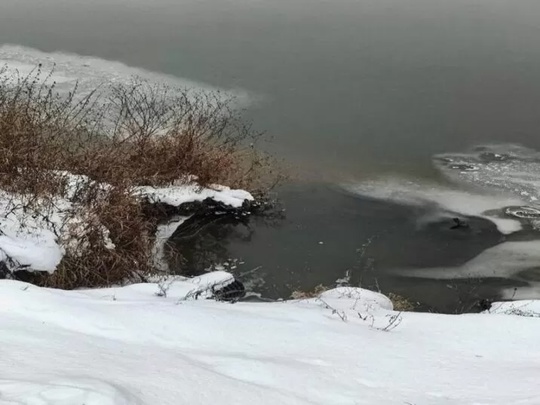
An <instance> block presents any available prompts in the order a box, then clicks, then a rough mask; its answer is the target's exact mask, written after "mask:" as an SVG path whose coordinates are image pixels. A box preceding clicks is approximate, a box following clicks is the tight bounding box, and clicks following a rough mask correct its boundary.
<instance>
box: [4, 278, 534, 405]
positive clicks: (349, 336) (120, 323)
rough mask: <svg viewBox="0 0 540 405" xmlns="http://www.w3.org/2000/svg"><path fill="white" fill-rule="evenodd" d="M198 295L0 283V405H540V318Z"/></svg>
mask: <svg viewBox="0 0 540 405" xmlns="http://www.w3.org/2000/svg"><path fill="white" fill-rule="evenodd" d="M215 277H217V278H218V279H219V278H225V277H226V274H223V273H222V274H220V275H215ZM199 281H203V284H204V281H205V280H199ZM206 281H208V280H206ZM194 283H195V284H194ZM194 287H197V285H196V281H177V282H175V283H174V284H173V285H172V286H171V289H170V290H169V294H167V296H161V297H159V296H157V295H156V293H157V292H158V291H159V286H158V285H156V284H138V285H132V286H129V287H123V288H110V289H105V290H91V291H59V290H49V289H42V288H38V287H35V286H32V285H28V284H24V283H20V282H15V281H2V282H0V328H1V329H2V356H1V357H0V364H1V365H2V367H1V370H2V373H1V375H0V393H1V395H0V404H6V405H7V404H12V403H17V404H28V405H30V404H32V405H33V404H55V405H59V404H60V405H63V404H65V405H68V404H69V405H71V404H82V403H84V404H85V405H98V404H99V405H104V404H105V405H120V404H121V405H125V404H130V405H132V404H136V405H155V404H160V405H178V404H190V405H208V404H216V403H220V404H236V405H244V404H246V405H252V404H260V405H266V404H268V405H275V404H284V405H285V404H287V405H288V404H306V405H307V404H310V405H314V404H320V405H329V404H332V405H353V404H367V405H373V404H377V405H394V404H407V403H409V404H430V405H449V404H450V405H467V404H469V405H472V404H476V405H478V404H490V405H499V404H500V405H507V404H510V403H512V404H521V405H529V404H530V405H536V404H538V403H540V386H539V385H538V381H537V379H538V375H537V374H538V373H537V372H536V370H537V368H538V363H539V362H540V350H539V349H538V334H539V333H540V322H538V320H537V319H534V318H530V317H525V316H515V315H504V314H500V315H499V314H477V315H462V316H448V315H435V314H421V313H403V314H397V313H395V312H393V311H391V310H389V308H390V307H389V303H388V301H387V299H385V298H384V297H382V296H380V295H379V294H375V293H372V292H368V291H365V290H361V289H350V288H349V289H346V290H333V291H329V292H326V293H325V294H323V296H321V298H319V299H310V300H303V301H289V302H276V303H264V304H262V303H237V304H226V303H219V302H215V301H211V300H189V299H187V300H186V299H185V297H186V294H187V292H189V291H192V290H193V288H194ZM182 298H184V299H182ZM342 315H345V316H344V319H345V321H344V320H342ZM396 317H398V318H399V319H400V322H399V324H398V326H397V327H395V328H393V329H391V330H389V331H387V332H385V331H384V325H387V324H388V323H389V322H390V320H391V319H393V318H396Z"/></svg>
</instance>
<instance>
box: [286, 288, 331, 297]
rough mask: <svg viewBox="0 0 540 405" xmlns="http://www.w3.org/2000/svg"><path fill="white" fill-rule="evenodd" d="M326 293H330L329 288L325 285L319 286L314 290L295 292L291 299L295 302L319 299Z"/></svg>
mask: <svg viewBox="0 0 540 405" xmlns="http://www.w3.org/2000/svg"><path fill="white" fill-rule="evenodd" d="M325 291H328V287H325V286H324V285H322V284H319V285H318V286H316V287H315V288H314V289H313V290H310V291H299V290H296V291H293V293H292V294H291V298H292V299H294V300H303V299H309V298H317V297H318V296H320V295H321V294H322V293H323V292H325Z"/></svg>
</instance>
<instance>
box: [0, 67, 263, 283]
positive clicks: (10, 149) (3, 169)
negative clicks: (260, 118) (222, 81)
mask: <svg viewBox="0 0 540 405" xmlns="http://www.w3.org/2000/svg"><path fill="white" fill-rule="evenodd" d="M1 70H2V69H1V68H0V157H1V158H0V190H1V192H2V193H3V194H2V196H0V197H1V198H0V208H1V212H0V216H1V217H2V218H3V222H2V221H0V231H2V232H6V231H7V234H4V235H3V236H2V237H3V238H4V243H3V244H2V243H0V249H1V251H2V253H3V256H5V260H7V261H10V265H9V266H8V268H10V270H13V271H20V270H30V271H46V272H49V273H52V274H50V275H39V276H37V275H36V276H35V277H33V278H32V280H33V281H35V282H36V283H38V284H42V285H47V286H53V287H62V288H76V287H82V286H86V287H90V286H102V285H111V284H117V283H121V282H123V281H125V280H127V279H130V278H133V277H134V276H137V277H140V276H144V274H147V273H149V272H153V271H154V270H155V263H154V261H152V260H151V256H152V252H153V248H154V240H153V239H154V234H155V231H156V228H157V225H158V221H159V220H160V219H163V218H160V217H159V215H160V211H159V210H149V209H148V204H154V203H160V202H163V201H161V200H163V198H161V197H159V196H158V198H150V197H155V196H156V195H157V194H158V191H160V192H161V194H164V190H165V191H166V190H170V189H174V193H175V195H176V196H178V195H179V194H180V195H181V196H183V197H182V198H183V201H185V202H189V201H194V200H201V199H203V198H199V195H203V196H206V197H208V198H214V197H215V196H216V195H218V194H219V195H221V194H222V195H225V194H227V193H228V194H227V195H228V196H229V197H230V198H231V199H232V200H230V199H229V200H227V201H228V202H225V203H229V202H231V201H233V203H234V204H236V203H237V200H241V201H240V205H241V204H242V202H243V198H246V196H249V197H250V198H251V196H250V195H249V193H244V194H242V192H236V194H235V193H234V192H233V191H232V190H229V189H227V188H223V187H217V188H216V187H215V186H212V184H217V183H221V184H230V185H235V186H244V187H248V188H256V187H257V186H258V185H259V183H258V180H259V179H261V173H262V171H263V170H265V168H266V167H267V165H266V163H267V162H268V160H267V158H266V157H264V156H263V155H261V154H259V153H257V152H256V151H255V150H254V149H253V147H252V142H253V141H254V139H255V138H256V137H257V134H256V133H254V132H253V131H252V130H251V128H250V126H249V125H247V124H245V123H244V122H243V121H242V119H241V117H240V116H239V115H237V113H236V111H235V109H234V108H233V107H234V104H233V102H234V100H232V99H224V98H223V97H222V96H221V95H219V96H218V95H216V94H212V93H201V92H198V93H196V92H193V91H190V90H185V89H172V88H169V87H167V86H165V85H159V84H157V85H156V84H149V83H146V82H144V81H140V80H134V81H133V82H132V83H131V85H125V84H110V85H109V86H104V87H106V88H104V89H102V90H101V89H100V90H96V91H95V92H92V93H90V94H87V95H85V96H81V97H79V96H78V95H77V89H76V88H75V89H73V92H72V93H70V94H68V95H60V94H58V93H57V92H56V90H55V84H54V83H50V82H49V80H48V77H47V75H44V74H43V73H42V72H41V68H40V67H38V68H36V70H35V71H34V72H32V73H31V74H30V75H28V76H26V77H14V76H12V75H11V76H10V75H6V74H1V73H2V72H1ZM165 194H166V193H165ZM186 194H187V195H188V197H189V198H186ZM195 194H197V195H196V196H194V195H195ZM206 197H205V198H206ZM182 198H181V200H182ZM165 203H166V202H165ZM23 234H25V235H26V236H25V237H24V238H23V239H22V240H23V241H26V242H24V243H22V245H21V238H20V237H21V235H23ZM29 240H34V242H35V243H34V245H33V246H34V248H35V247H36V246H38V245H39V246H41V247H45V248H50V249H49V250H48V251H49V253H51V252H52V251H55V254H52V255H51V254H49V255H48V257H49V258H50V262H49V263H47V264H46V265H44V264H43V263H36V262H31V263H29V262H28V261H29V260H28V259H27V258H26V259H25V260H20V259H21V257H20V254H19V253H21V249H22V250H25V249H26V250H28V249H27V248H28V246H26V248H25V247H24V246H25V243H27V242H28V241H29ZM17 244H19V245H21V246H18V248H17V249H14V248H11V249H10V248H9V247H8V248H6V249H7V251H6V249H4V248H3V246H4V247H5V246H12V247H13V246H14V245H17ZM55 249H56V250H55ZM17 258H18V259H17Z"/></svg>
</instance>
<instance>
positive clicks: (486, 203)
mask: <svg viewBox="0 0 540 405" xmlns="http://www.w3.org/2000/svg"><path fill="white" fill-rule="evenodd" d="M345 187H346V188H347V189H348V190H349V191H351V192H354V193H357V194H360V195H364V196H367V197H371V198H375V199H380V200H387V201H395V202H397V203H400V204H404V205H412V206H420V207H425V208H426V210H428V211H435V212H439V213H447V214H461V215H469V216H478V217H481V218H485V219H487V220H489V221H491V222H493V223H494V224H495V225H496V226H497V228H498V229H499V231H500V232H501V233H503V234H510V233H513V232H516V231H519V230H520V229H522V225H521V223H520V221H519V220H517V219H511V218H504V217H503V218H501V216H503V215H504V208H506V207H508V206H521V205H525V204H526V201H525V200H523V199H521V198H518V197H514V196H508V195H501V194H497V193H494V192H489V191H485V190H480V189H475V190H460V189H458V188H453V187H445V186H443V185H440V184H435V183H433V184H429V183H419V182H415V181H411V180H407V179H399V178H387V179H378V180H372V181H365V182H362V183H355V184H349V185H346V186H345ZM490 211H491V212H493V213H490Z"/></svg>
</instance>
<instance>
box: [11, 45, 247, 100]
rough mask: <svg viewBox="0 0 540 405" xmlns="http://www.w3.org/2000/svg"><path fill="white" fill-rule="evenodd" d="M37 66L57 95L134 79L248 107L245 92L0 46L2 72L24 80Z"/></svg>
mask: <svg viewBox="0 0 540 405" xmlns="http://www.w3.org/2000/svg"><path fill="white" fill-rule="evenodd" d="M40 64H41V66H42V72H43V74H42V76H43V77H42V78H43V79H45V78H46V77H47V76H48V74H49V73H51V76H50V78H49V79H48V82H49V83H53V82H56V89H57V90H58V91H59V92H65V93H67V92H70V91H72V90H73V88H74V86H75V85H77V87H78V94H79V95H81V96H84V95H87V94H89V93H90V92H92V91H94V90H96V89H99V90H102V91H105V90H106V86H104V85H107V84H108V83H123V84H128V83H130V81H131V80H132V79H133V78H135V77H136V78H140V79H143V80H146V81H148V82H150V83H161V84H167V85H170V86H172V87H176V88H188V89H192V90H195V91H197V90H200V91H210V92H213V93H216V94H218V93H219V94H221V95H222V97H223V98H224V99H229V98H230V97H231V96H232V97H234V98H235V101H236V103H237V104H238V106H240V107H246V106H247V105H249V104H250V101H251V98H252V97H253V96H252V95H251V94H249V93H248V92H247V91H245V90H241V89H233V90H225V89H219V88H216V87H212V86H209V85H207V84H204V83H200V82H194V81H191V80H188V79H185V78H178V77H175V76H172V75H166V74H163V73H157V72H151V71H148V70H145V69H141V68H135V67H131V66H127V65H125V64H123V63H121V62H116V61H109V60H104V59H99V58H96V57H90V56H83V55H77V54H71V53H63V52H51V53H48V52H42V51H39V50H37V49H33V48H27V47H23V46H19V45H2V46H0V68H2V67H4V66H5V67H7V69H8V70H7V72H6V73H7V74H8V75H10V76H13V77H20V78H24V77H26V76H27V75H28V74H30V73H32V72H34V73H35V70H36V68H37V67H38V65H40Z"/></svg>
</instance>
